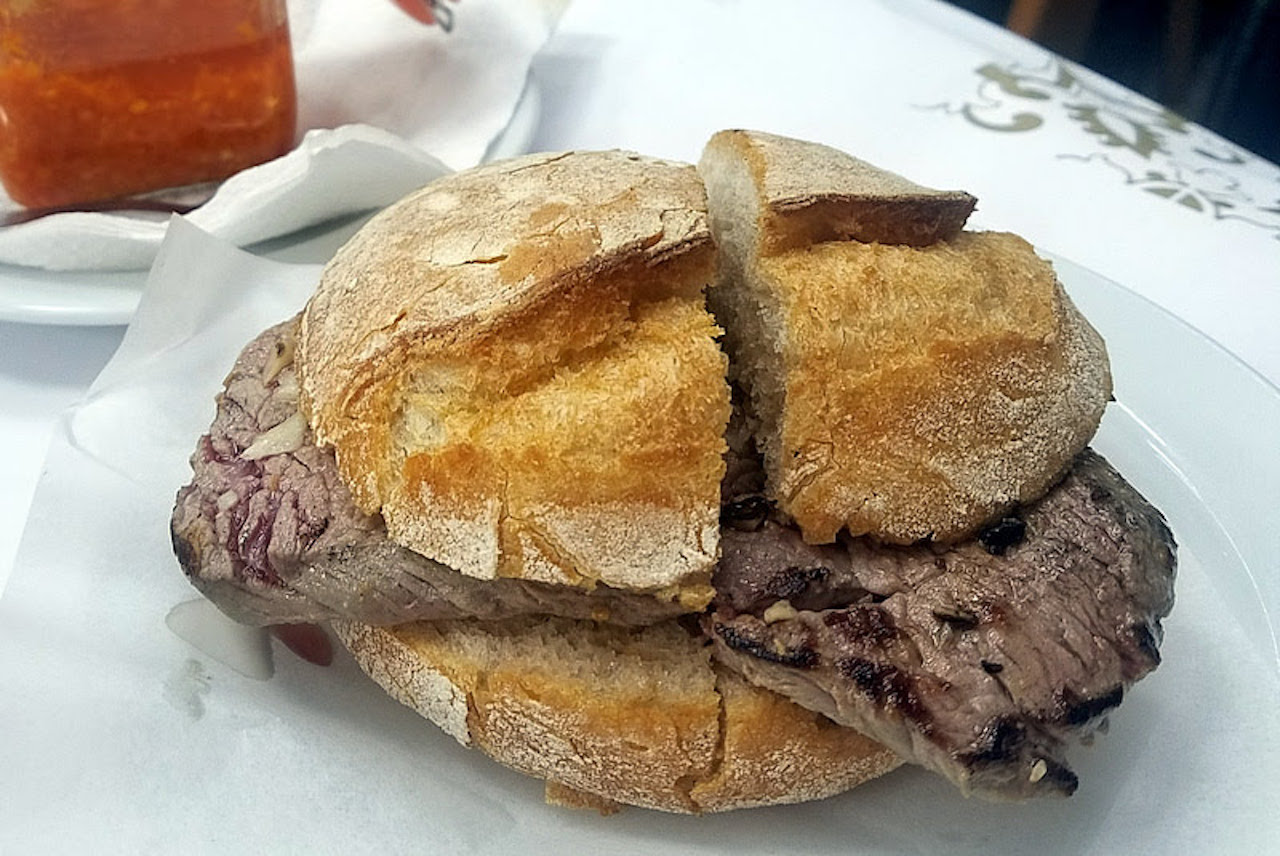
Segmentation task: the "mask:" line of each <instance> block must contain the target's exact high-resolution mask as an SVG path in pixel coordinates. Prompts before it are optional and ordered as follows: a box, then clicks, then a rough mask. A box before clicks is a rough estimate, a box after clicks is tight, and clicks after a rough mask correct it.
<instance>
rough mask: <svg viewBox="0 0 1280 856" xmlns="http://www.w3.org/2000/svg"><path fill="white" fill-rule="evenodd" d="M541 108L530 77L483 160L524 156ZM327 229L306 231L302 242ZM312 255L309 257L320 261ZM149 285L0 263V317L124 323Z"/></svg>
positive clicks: (117, 276) (284, 245)
mask: <svg viewBox="0 0 1280 856" xmlns="http://www.w3.org/2000/svg"><path fill="white" fill-rule="evenodd" d="M541 111H542V99H541V91H540V90H539V88H538V86H537V82H536V79H535V78H533V77H532V76H530V77H529V79H528V81H527V82H526V85H525V89H524V91H523V92H522V93H521V96H520V99H519V101H518V102H517V103H516V107H515V110H514V111H513V113H512V116H511V120H510V121H509V122H508V123H507V127H506V128H505V129H504V130H503V131H502V133H501V134H499V135H498V136H497V137H496V138H495V139H494V141H493V142H492V143H491V144H490V146H489V149H488V151H487V152H486V159H487V160H498V159H501V158H507V157H514V156H515V155H518V154H522V153H523V152H524V151H525V150H526V149H527V148H528V145H529V143H530V141H531V140H532V139H533V134H534V132H535V131H536V130H537V125H538V117H539V115H540V114H541ZM325 228H326V227H318V228H313V229H308V230H306V232H305V234H304V235H303V237H302V238H301V240H303V241H306V240H309V239H310V238H311V237H313V236H314V235H316V234H318V233H322V232H323V231H324V230H325ZM296 237H297V236H291V237H286V238H283V239H276V240H273V241H269V242H267V243H266V245H265V246H264V247H259V248H255V252H259V251H260V252H262V253H263V254H264V255H267V256H269V257H282V256H287V257H289V258H291V259H295V260H296V259H298V253H297V252H289V245H290V243H291V242H292V239H294V238H296ZM327 258H328V256H327V255H326V256H314V257H311V258H308V259H306V260H307V261H324V260H326V259H327ZM146 283H147V271H145V270H133V271H110V272H103V271H50V270H44V269H41V268H31V267H19V266H16V265H6V264H0V321H15V322H19V323H25V324H63V325H78V326H109V325H123V324H128V323H129V320H130V319H131V318H132V317H133V313H134V311H135V310H136V309H137V307H138V299H139V298H140V297H141V295H142V289H143V288H144V287H145V286H146Z"/></svg>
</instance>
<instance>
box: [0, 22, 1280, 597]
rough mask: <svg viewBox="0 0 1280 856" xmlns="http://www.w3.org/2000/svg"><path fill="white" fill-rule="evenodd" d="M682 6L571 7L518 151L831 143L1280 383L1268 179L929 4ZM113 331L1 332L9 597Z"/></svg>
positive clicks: (0, 484)
mask: <svg viewBox="0 0 1280 856" xmlns="http://www.w3.org/2000/svg"><path fill="white" fill-rule="evenodd" d="M665 8H666V7H664V9H665ZM676 8H678V9H679V11H678V12H675V11H662V12H659V13H656V14H652V15H649V16H647V17H644V18H638V17H637V16H636V13H635V11H634V4H623V3H603V2H600V3H596V2H586V0H580V2H577V3H574V4H572V5H570V6H569V7H568V9H567V11H566V13H565V16H564V18H563V19H562V21H561V23H560V27H559V28H558V30H557V31H556V33H555V34H554V35H553V37H552V38H551V40H550V41H549V42H548V44H547V45H546V46H545V47H544V49H543V50H542V51H541V53H540V54H539V55H538V56H537V57H536V58H535V60H534V63H533V67H532V69H531V75H532V79H533V80H534V81H535V82H536V85H537V88H538V92H539V95H540V114H539V116H538V124H537V128H536V130H535V131H534V133H533V139H532V143H531V146H530V148H531V149H533V150H561V149H568V148H613V147H622V148H629V149H634V150H637V151H642V152H645V153H648V154H653V155H658V156H665V157H672V158H678V159H681V160H696V159H697V157H698V153H699V151H700V149H701V146H702V144H703V142H705V140H706V138H707V137H709V136H710V134H711V133H712V132H714V131H715V130H717V129H719V128H725V127H752V128H759V129H763V130H769V131H774V132H777V133H783V134H789V135H792V136H797V137H803V138H808V139H814V140H818V141H821V142H824V143H828V144H830V145H834V146H836V147H839V148H843V149H845V150H847V151H849V152H851V153H854V154H857V155H858V156H860V157H863V158H865V159H866V160H869V161H872V162H874V163H877V164H879V165H881V166H884V167H887V168H889V169H893V170H895V171H897V172H900V173H902V174H904V175H907V176H909V177H911V178H913V179H915V180H917V181H919V182H921V183H924V184H929V185H932V186H938V187H959V188H964V189H966V190H969V191H970V192H973V193H974V194H975V195H976V196H978V198H979V200H980V202H979V209H978V211H977V212H976V214H975V215H974V218H973V219H972V221H971V225H973V226H975V227H978V228H995V229H1006V230H1009V231H1016V232H1018V233H1020V234H1022V235H1024V236H1025V237H1027V238H1028V239H1030V240H1031V241H1033V242H1034V243H1036V244H1037V245H1038V246H1041V247H1043V248H1045V249H1047V250H1050V251H1052V252H1054V253H1057V254H1059V255H1061V256H1064V257H1066V258H1069V259H1072V260H1073V261H1075V262H1077V263H1079V264H1081V265H1083V266H1085V267H1087V268H1090V269H1092V270H1093V271H1095V272H1097V273H1099V274H1101V275H1103V276H1105V277H1108V278H1110V279H1113V280H1115V281H1117V282H1119V283H1121V284H1123V285H1125V286H1126V287H1128V288H1130V289H1132V290H1134V291H1136V292H1138V293H1139V294H1141V295H1143V296H1145V297H1146V298H1148V299H1150V300H1151V301H1153V302H1155V303H1157V304H1159V305H1161V306H1163V307H1165V308H1166V309H1168V310H1169V311H1171V312H1172V313H1174V314H1175V315H1177V316H1179V317H1180V318H1182V319H1184V320H1185V321H1186V322H1187V323H1189V324H1191V325H1192V326H1194V327H1196V328H1198V329H1199V330H1201V331H1202V332H1204V333H1205V334H1206V335H1208V336H1210V337H1211V338H1213V339H1215V340H1216V341H1217V342H1219V343H1220V344H1221V345H1222V346H1223V347H1225V348H1226V349H1228V350H1229V351H1231V352H1232V353H1234V354H1235V355H1237V356H1238V357H1239V358H1240V359H1241V360H1242V361H1243V362H1245V363H1246V364H1247V365H1249V366H1250V367H1251V368H1252V369H1253V370H1254V371H1256V372H1258V373H1260V374H1261V375H1262V376H1263V377H1265V378H1267V379H1268V380H1269V381H1270V382H1271V383H1272V384H1276V383H1277V382H1280V337H1277V336H1275V335H1274V332H1273V330H1274V328H1275V326H1276V322H1277V321H1280V170H1278V169H1277V168H1276V167H1275V165H1273V164H1270V163H1267V162H1266V161H1263V160H1261V159H1259V158H1257V157H1255V156H1253V155H1251V154H1250V153H1249V152H1246V151H1242V150H1240V149H1238V148H1237V147H1235V146H1233V145H1231V144H1229V143H1227V142H1225V141H1223V140H1221V139H1220V138H1218V137H1216V136H1214V135H1213V134H1211V133H1209V132H1207V131H1205V130H1204V129H1201V128H1198V127H1196V126H1194V125H1189V124H1187V123H1184V122H1183V121H1182V120H1181V119H1179V118H1178V117H1176V116H1173V115H1171V114H1168V113H1167V112H1165V111H1162V110H1161V109H1160V108H1159V107H1158V106H1157V105H1153V104H1151V103H1150V102H1147V101H1145V100H1144V99H1142V98H1140V97H1138V96H1136V95H1134V94H1133V93H1130V92H1128V91H1126V90H1124V89H1122V88H1120V87H1119V86H1117V85H1115V84H1114V83H1111V82H1109V81H1106V80H1104V79H1102V78H1099V77H1097V76H1096V75H1092V74H1090V73H1088V72H1086V71H1084V70H1081V69H1079V68H1077V67H1074V66H1071V65H1069V64H1067V63H1065V62H1063V61H1061V60H1059V59H1057V58H1055V57H1054V56H1053V55H1051V54H1049V53H1046V52H1045V51H1043V50H1042V49H1040V48H1038V47H1036V46H1034V45H1031V44H1030V43H1028V42H1025V41H1023V40H1021V39H1019V38H1017V37H1016V36H1013V35H1011V34H1010V33H1008V32H1006V31H1004V30H1002V29H1000V28H998V27H995V26H992V25H990V24H988V23H987V22H985V21H982V20H980V19H978V18H975V17H973V16H971V15H969V14H968V13H965V12H962V11H959V10H957V9H955V8H953V7H951V6H948V5H946V4H943V3H939V2H934V0H899V2H892V3H891V2H874V0H863V2H849V3H842V4H834V3H825V2H816V0H813V2H789V3H786V4H780V3H768V2H763V1H762V0H761V2H751V1H750V0H742V2H714V0H696V2H695V0H690V2H687V3H683V4H680V5H679V7H676V6H672V7H671V9H672V10H675V9H676ZM674 17H678V18H679V20H672V19H673V18H674ZM123 333H124V328H122V327H57V326H34V325H23V324H15V323H4V322H0V446H2V447H3V448H4V449H5V451H6V454H4V455H3V456H0V587H2V586H3V583H4V580H5V579H7V577H8V575H9V572H10V569H11V568H12V566H13V563H14V559H15V556H16V554H17V549H18V545H19V540H20V535H21V531H22V527H23V523H24V521H25V520H26V517H27V512H28V509H29V507H30V503H31V498H32V494H33V492H34V490H35V487H36V484H37V482H38V480H39V477H40V473H41V464H42V461H43V459H44V454H45V450H46V448H47V446H48V442H49V438H50V436H51V432H52V430H53V428H54V426H55V425H56V423H57V420H58V418H59V414H60V413H62V412H63V411H64V410H65V409H66V408H67V407H69V406H71V405H73V404H74V403H75V402H77V401H78V400H80V399H81V398H82V397H83V395H84V394H85V392H86V390H87V389H88V387H89V385H90V384H91V382H92V381H93V379H94V377H95V376H96V375H97V373H98V372H99V371H100V370H101V369H102V367H103V366H104V365H105V364H106V363H107V361H108V360H109V359H110V357H111V355H112V353H113V352H114V350H115V348H116V347H117V346H118V344H119V343H120V340H121V337H122V336H123ZM1170 371H1171V376H1170V383H1171V384H1175V383H1177V368H1176V366H1171V367H1170ZM1189 398H1191V399H1193V398H1194V391H1189ZM1276 428H1280V426H1259V431H1266V430H1271V431H1273V432H1274V431H1275V429H1276Z"/></svg>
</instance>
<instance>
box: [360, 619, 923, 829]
mask: <svg viewBox="0 0 1280 856" xmlns="http://www.w3.org/2000/svg"><path fill="white" fill-rule="evenodd" d="M335 630H336V631H337V632H338V635H339V638H341V639H342V641H343V642H344V644H346V645H347V646H348V648H349V649H350V650H351V651H352V653H353V654H354V656H355V658H356V661H357V662H358V663H359V664H360V665H361V667H362V668H364V669H365V671H366V672H368V673H369V674H370V675H371V676H373V677H374V679H375V680H377V681H378V682H379V683H380V684H381V685H382V686H383V687H384V688H386V689H387V690H388V691H389V692H390V693H391V694H392V695H393V696H395V697H396V698H398V699H399V700H400V701H402V702H403V703H405V704H408V705H409V706H411V707H413V708H414V709H415V710H417V711H418V712H419V713H421V714H422V715H423V716H425V717H427V718H428V719H431V720H432V721H434V722H437V724H443V725H445V726H446V728H447V729H449V730H450V731H451V733H453V734H454V736H455V737H459V731H458V729H457V728H456V723H455V721H454V720H452V719H450V718H449V717H450V716H451V713H450V712H451V711H455V710H457V709H460V707H461V706H462V705H459V704H458V703H457V699H458V698H464V699H465V703H464V704H465V708H466V711H467V713H466V728H465V731H464V732H462V733H463V737H460V738H459V739H460V742H463V743H464V745H471V746H475V747H477V748H479V749H481V750H482V751H484V752H485V753H486V754H488V755H490V756H491V757H493V758H494V759H495V760H497V761H499V762H501V763H503V764H506V765H507V766H510V767H512V768H514V769H516V770H519V771H521V772H523V773H526V774H528V775H532V776H536V777H539V778H542V779H545V780H547V781H548V782H553V783H554V787H551V788H549V789H548V794H550V795H551V797H552V798H553V799H554V800H555V801H556V802H560V803H566V802H568V803H570V804H575V805H586V806H590V807H594V808H598V809H599V808H607V807H608V806H609V804H610V803H611V802H616V803H625V804H628V805H637V806H643V807H647V808H654V809H659V810H663V811H671V812H681V813H702V812H715V811H726V810H730V809H735V808H746V807H750V806H759V805H769V804H776V803H788V802H797V801H800V800H810V799H818V798H821V797H826V796H830V795H833V794H835V793H839V792H841V791H844V790H847V789H849V788H852V787H854V786H855V785H857V784H860V783H862V782H864V781H867V780H868V779H870V778H873V777H875V776H878V775H881V774H883V773H885V772H888V771H889V770H891V769H893V768H894V767H896V766H898V764H899V763H900V761H899V760H898V758H897V756H895V755H893V753H891V752H889V751H888V750H887V749H885V748H884V747H882V746H880V745H879V744H877V743H875V742H873V741H871V740H870V739H868V738H866V737H863V736H862V735H860V734H858V733H857V732H855V731H852V730H851V729H847V728H842V727H839V726H836V725H834V724H833V723H831V722H829V721H825V720H823V719H822V717H820V716H818V715H816V714H814V713H812V712H810V711H806V710H804V709H803V708H801V707H799V706H798V705H795V704H793V703H792V702H790V701H787V700H785V699H783V698H782V697H781V696H777V695H774V694H773V693H770V692H768V691H766V690H761V689H758V688H755V687H753V686H751V685H749V684H747V683H746V682H745V681H744V680H743V679H741V678H739V677H736V676H734V675H731V674H728V673H724V672H723V671H721V670H720V669H719V668H717V667H713V665H712V663H711V661H710V654H709V652H708V649H707V648H706V647H705V646H703V645H702V644H701V641H700V640H699V639H698V638H696V637H694V636H692V635H690V634H688V633H687V632H686V631H685V630H684V629H682V628H681V627H680V626H679V625H678V624H676V623H675V622H666V623H663V624H659V625H654V626H652V627H648V628H642V629H622V628H616V627H606V626H603V625H595V624H591V623H590V622H581V621H571V620H566V619H532V620H518V621H514V620H513V621H507V622H499V623H482V622H476V621H458V622H435V623H430V624H427V623H421V624H413V625H403V626H400V627H390V628H374V627H369V626H364V625H356V624H350V623H343V624H340V625H338V626H336V627H335ZM422 674H431V675H442V676H447V678H448V682H447V684H441V683H438V682H436V683H435V684H434V688H435V693H436V694H435V695H434V696H427V695H423V694H414V693H409V692H405V691H404V687H406V686H419V687H423V686H428V685H429V684H428V683H427V682H423V681H422V680H421V679H420V678H418V677H416V676H419V675H422ZM442 712H444V713H445V719H444V721H443V723H441V721H440V720H439V719H438V717H440V716H441V714H442Z"/></svg>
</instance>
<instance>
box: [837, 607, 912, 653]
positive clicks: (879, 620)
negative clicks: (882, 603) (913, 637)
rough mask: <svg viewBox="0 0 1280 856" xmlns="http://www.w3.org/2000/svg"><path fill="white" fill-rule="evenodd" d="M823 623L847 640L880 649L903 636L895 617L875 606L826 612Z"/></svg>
mask: <svg viewBox="0 0 1280 856" xmlns="http://www.w3.org/2000/svg"><path fill="white" fill-rule="evenodd" d="M822 623H823V624H825V625H826V626H827V627H830V628H831V629H832V630H834V631H835V632H836V633H839V634H840V635H841V636H843V637H845V638H846V639H849V640H857V641H858V642H859V643H868V644H871V645H874V646H876V647H880V648H883V647H886V646H888V645H889V644H891V643H893V642H894V641H896V640H898V639H899V638H901V636H902V631H901V630H899V629H898V625H897V624H896V623H895V622H894V620H893V616H892V615H890V614H889V613H888V612H886V611H885V610H884V609H881V608H880V607H878V606H875V605H857V606H851V607H848V608H846V609H833V610H831V611H829V612H824V613H823V615H822Z"/></svg>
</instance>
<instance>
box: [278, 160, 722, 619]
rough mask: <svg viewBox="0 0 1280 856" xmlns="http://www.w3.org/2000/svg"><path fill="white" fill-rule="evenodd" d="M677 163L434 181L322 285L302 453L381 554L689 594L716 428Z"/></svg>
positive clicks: (314, 306)
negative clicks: (379, 531)
mask: <svg viewBox="0 0 1280 856" xmlns="http://www.w3.org/2000/svg"><path fill="white" fill-rule="evenodd" d="M714 266H715V247H714V245H713V244H712V241H711V234H710V230H709V228H708V225H707V217H706V207H705V195H704V191H703V187H702V184H701V182H700V181H699V179H698V176H697V173H696V172H695V170H694V169H693V167H691V166H688V165H683V164H674V163H669V162H665V161H659V160H655V159H652V158H646V157H641V156H639V155H634V154H630V153H626V152H617V151H614V152H577V153H566V154H543V155H532V156H528V157H523V158H517V159H514V160H510V161H504V162H501V163H495V164H492V165H489V166H485V167H481V168H478V169H474V170H468V171H466V172H463V173H458V174H455V175H452V176H449V177H446V178H443V179H440V180H438V181H436V182H434V183H432V184H431V185H429V186H427V187H425V188H423V189H422V190H420V191H418V192H416V193H414V194H412V195H410V196H409V197H407V198H406V199H404V200H403V201H401V202H400V203H397V204H396V205H394V206H392V207H391V208H389V209H388V210H386V211H384V212H383V213H381V214H379V215H378V216H377V217H375V218H374V219H373V220H372V221H370V223H369V224H368V225H367V226H365V227H364V228H363V229H362V230H361V231H360V232H359V233H358V234H357V235H356V236H355V237H354V238H353V239H352V240H351V241H349V242H348V243H347V244H346V246H344V247H343V248H342V249H341V250H340V251H339V252H338V254H337V255H336V256H335V257H334V259H333V261H332V262H331V263H330V264H329V265H328V266H327V267H326V269H325V271H324V274H323V277H322V281H321V283H320V286H319V289H318V291H317V293H316V294H315V296H314V297H313V299H312V300H311V302H310V303H309V305H308V307H307V309H306V312H305V314H304V316H303V320H302V326H301V333H300V337H299V347H298V363H297V364H298V374H299V380H300V385H301V390H302V402H303V407H304V411H305V413H306V415H307V419H308V422H309V424H310V425H311V427H312V428H313V430H314V431H315V435H316V438H317V441H318V442H319V443H321V444H329V445H332V446H333V447H334V449H335V452H336V455H337V460H338V465H339V468H340V471H341V473H342V475H343V478H344V479H345V480H346V482H347V483H348V485H349V486H350V487H351V489H352V492H353V494H354V496H355V499H356V501H357V503H358V504H359V505H360V506H361V508H362V509H364V510H365V511H367V512H381V514H382V515H383V516H384V518H385V519H386V522H387V528H388V531H389V533H390V534H391V537H392V538H394V539H395V540H396V541H398V542H399V543H401V544H403V545H405V546H407V547H409V548H410V549H413V550H416V551H418V552H420V553H422V554H423V555H426V556H428V557H429V558H431V559H434V560H436V561H439V562H441V563H443V564H445V565H448V566H450V567H453V568H456V569H457V570H459V571H461V572H463V573H466V574H470V575H472V576H475V577H480V578H493V577H497V576H503V577H515V578H524V579H535V580H541V581H545V582H556V583H565V584H571V585H580V586H584V587H591V586H593V585H594V584H595V583H597V582H604V583H607V584H609V585H611V586H614V587H617V588H625V589H632V590H639V591H646V592H648V591H651V592H656V593H662V594H664V595H667V596H670V595H672V594H674V595H675V596H677V597H679V598H680V599H681V600H682V601H683V602H685V603H686V604H687V605H688V607H689V608H690V609H693V610H696V609H699V608H701V607H702V606H704V605H705V604H706V603H707V601H708V600H709V598H710V595H711V590H710V586H709V582H708V581H709V575H710V569H711V566H712V565H713V563H714V562H715V560H716V550H717V543H718V529H717V520H718V509H719V506H718V499H719V485H720V479H721V476H722V475H723V473H724V462H723V459H722V454H723V452H724V448H725V446H724V439H723V434H724V428H725V424H726V423H727V421H728V416H729V391H728V387H727V385H726V382H725V372H726V361H725V357H724V356H723V354H722V353H721V351H720V349H719V348H718V347H717V344H716V342H715V337H716V336H717V335H718V333H719V330H718V329H717V328H716V326H715V324H714V323H713V320H712V318H711V316H710V314H709V313H708V312H707V311H706V308H705V302H704V295H703V289H704V287H705V286H706V285H707V284H708V283H709V281H710V278H711V276H712V274H713V270H714Z"/></svg>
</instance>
